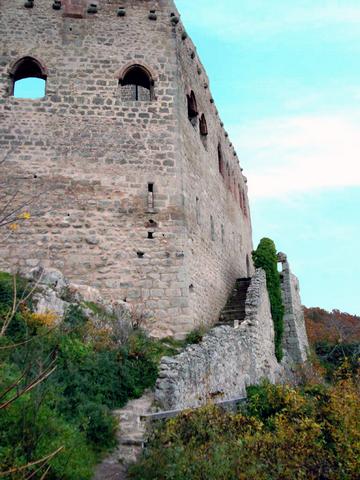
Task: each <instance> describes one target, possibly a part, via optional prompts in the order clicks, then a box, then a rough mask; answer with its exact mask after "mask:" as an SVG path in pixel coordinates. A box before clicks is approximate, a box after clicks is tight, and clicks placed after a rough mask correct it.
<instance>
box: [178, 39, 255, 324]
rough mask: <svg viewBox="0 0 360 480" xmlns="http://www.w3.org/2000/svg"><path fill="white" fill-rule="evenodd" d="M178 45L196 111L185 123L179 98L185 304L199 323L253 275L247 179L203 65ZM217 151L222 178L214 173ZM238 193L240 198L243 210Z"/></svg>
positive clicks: (187, 44) (183, 82)
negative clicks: (186, 282) (202, 123)
mask: <svg viewBox="0 0 360 480" xmlns="http://www.w3.org/2000/svg"><path fill="white" fill-rule="evenodd" d="M177 43H178V55H179V63H180V90H181V91H183V92H187V94H190V92H191V91H193V92H194V94H195V98H196V101H197V108H198V117H197V118H196V119H195V121H193V122H191V121H189V119H188V117H187V110H186V98H185V97H184V95H182V96H180V98H181V99H182V105H181V108H180V111H179V117H180V120H181V121H180V136H181V138H182V139H183V141H182V142H181V148H182V154H181V162H182V169H183V184H182V188H183V192H184V193H183V194H184V201H185V205H186V208H185V226H186V232H187V238H188V248H187V263H188V269H189V273H190V283H191V285H192V290H191V295H190V305H191V308H192V309H193V310H194V311H195V314H196V319H197V322H198V323H201V321H204V320H205V319H208V318H210V319H211V320H216V319H218V318H219V313H220V311H221V309H222V308H223V306H224V305H225V303H226V300H227V298H228V295H229V293H230V291H231V289H232V288H233V286H234V283H235V280H236V279H237V278H241V277H249V276H250V274H251V273H252V261H251V252H252V249H253V245H252V232H251V220H250V210H249V206H248V202H247V185H246V178H245V177H244V176H243V174H242V171H241V170H240V165H239V160H238V157H237V155H236V152H235V150H234V147H233V146H232V144H231V141H230V140H229V137H228V135H227V132H226V131H225V129H224V126H223V124H222V122H221V119H220V118H219V114H218V111H217V109H216V105H215V103H214V101H213V98H212V95H211V91H210V88H209V86H210V85H209V79H208V77H207V75H206V72H205V70H204V67H203V66H202V64H201V63H200V61H199V59H198V57H197V56H196V55H195V57H194V58H193V56H194V52H196V50H195V46H194V45H193V43H192V42H191V41H190V40H187V41H182V40H181V38H178V42H177ZM202 115H204V118H205V120H206V124H207V130H208V135H206V136H204V135H201V130H200V118H201V117H202ZM219 148H220V150H221V160H222V163H223V175H222V174H221V173H220V171H219V152H218V149H219ZM240 195H242V196H243V197H244V205H243V206H242V203H243V202H242V199H241V198H240ZM247 259H248V262H247ZM204 265H206V269H204ZM201 273H203V274H201ZM224 287H225V288H224ZM204 300H205V301H204Z"/></svg>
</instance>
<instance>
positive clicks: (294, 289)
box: [278, 253, 309, 364]
mask: <svg viewBox="0 0 360 480" xmlns="http://www.w3.org/2000/svg"><path fill="white" fill-rule="evenodd" d="M278 261H279V262H280V263H281V264H282V272H281V274H280V278H281V293H282V300H283V304H284V307H285V315H284V327H285V328H284V338H283V348H284V350H286V352H287V353H288V355H290V357H291V359H292V362H293V363H295V364H300V363H303V362H305V361H306V359H307V356H308V353H309V342H308V338H307V333H306V328H305V320H304V311H303V307H302V304H301V298H300V286H299V280H298V279H297V277H296V276H295V275H294V274H293V273H292V272H291V271H290V266H289V263H288V260H287V256H286V255H285V254H284V253H279V254H278Z"/></svg>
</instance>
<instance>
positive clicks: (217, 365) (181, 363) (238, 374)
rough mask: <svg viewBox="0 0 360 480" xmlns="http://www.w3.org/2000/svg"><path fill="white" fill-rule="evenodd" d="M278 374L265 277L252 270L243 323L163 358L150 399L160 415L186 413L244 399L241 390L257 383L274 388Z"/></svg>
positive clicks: (262, 273)
mask: <svg viewBox="0 0 360 480" xmlns="http://www.w3.org/2000/svg"><path fill="white" fill-rule="evenodd" d="M282 374H283V368H282V367H281V366H280V365H279V363H278V362H277V360H276V357H275V349H274V327H273V321H272V318H271V312H270V302H269V296H268V292H267V288H266V276H265V272H264V271H263V270H257V271H256V273H255V275H254V277H253V278H252V281H251V284H250V287H249V290H248V295H247V300H246V319H245V321H244V322H243V323H242V324H241V325H240V327H239V328H237V329H234V328H232V327H226V326H222V327H216V328H214V329H213V330H211V331H210V333H209V334H207V335H206V336H205V337H204V338H203V340H202V342H201V343H200V344H198V345H192V346H189V347H187V349H186V350H185V351H184V352H183V353H181V354H180V355H177V356H176V357H173V358H170V357H165V358H163V360H162V362H161V365H160V374H159V379H158V381H157V385H156V392H155V399H156V400H157V402H158V403H159V405H160V407H161V408H163V409H169V410H172V409H182V408H190V407H195V406H198V405H202V404H204V403H205V402H207V401H209V400H213V401H220V400H230V399H234V398H239V397H243V396H246V386H248V385H252V384H256V383H258V382H259V381H260V380H261V379H262V378H268V379H269V380H270V381H272V382H274V381H277V380H279V379H280V378H281V375H282Z"/></svg>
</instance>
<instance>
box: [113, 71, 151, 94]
mask: <svg viewBox="0 0 360 480" xmlns="http://www.w3.org/2000/svg"><path fill="white" fill-rule="evenodd" d="M119 84H120V88H121V98H122V100H124V101H139V100H140V101H150V100H152V98H153V86H154V82H153V80H152V78H151V76H150V73H149V72H148V71H147V70H146V69H145V68H144V67H142V66H140V65H133V66H132V67H130V68H129V69H128V70H127V71H126V73H125V75H124V77H123V78H122V79H120V81H119Z"/></svg>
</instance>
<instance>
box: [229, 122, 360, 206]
mask: <svg viewBox="0 0 360 480" xmlns="http://www.w3.org/2000/svg"><path fill="white" fill-rule="evenodd" d="M229 130H230V129H229ZM231 131H232V138H234V139H236V141H235V142H234V143H235V144H236V146H237V150H238V152H239V156H240V163H241V164H242V166H243V167H244V168H245V170H244V173H245V174H246V175H247V177H248V179H249V191H250V196H252V197H281V196H286V195H288V194H290V193H301V192H308V191H311V190H319V189H328V188H334V187H350V186H353V187H354V186H355V187H360V116H356V115H350V114H349V115H345V114H339V115H335V114H332V115H302V116H289V117H271V118H267V119H264V120H259V121H253V122H252V123H249V124H248V125H246V126H234V127H232V128H231Z"/></svg>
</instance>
